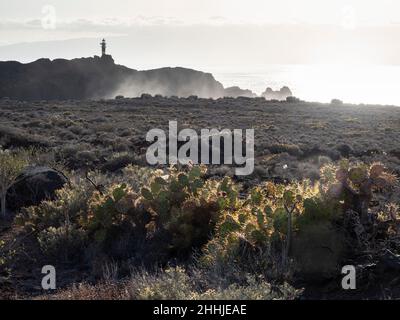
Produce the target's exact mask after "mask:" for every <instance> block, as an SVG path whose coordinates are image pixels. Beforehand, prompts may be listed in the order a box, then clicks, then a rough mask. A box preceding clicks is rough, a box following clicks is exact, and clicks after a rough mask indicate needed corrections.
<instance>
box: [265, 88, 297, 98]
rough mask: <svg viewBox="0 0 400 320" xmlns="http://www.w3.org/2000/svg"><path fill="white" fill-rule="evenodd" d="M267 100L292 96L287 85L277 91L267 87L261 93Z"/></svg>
mask: <svg viewBox="0 0 400 320" xmlns="http://www.w3.org/2000/svg"><path fill="white" fill-rule="evenodd" d="M261 96H262V97H264V98H265V99H267V100H281V101H283V100H286V99H287V98H288V97H292V96H293V93H292V91H291V90H290V89H289V88H288V87H282V88H281V89H280V90H279V91H274V90H272V89H271V88H267V89H266V90H265V91H264V92H263V93H262V94H261Z"/></svg>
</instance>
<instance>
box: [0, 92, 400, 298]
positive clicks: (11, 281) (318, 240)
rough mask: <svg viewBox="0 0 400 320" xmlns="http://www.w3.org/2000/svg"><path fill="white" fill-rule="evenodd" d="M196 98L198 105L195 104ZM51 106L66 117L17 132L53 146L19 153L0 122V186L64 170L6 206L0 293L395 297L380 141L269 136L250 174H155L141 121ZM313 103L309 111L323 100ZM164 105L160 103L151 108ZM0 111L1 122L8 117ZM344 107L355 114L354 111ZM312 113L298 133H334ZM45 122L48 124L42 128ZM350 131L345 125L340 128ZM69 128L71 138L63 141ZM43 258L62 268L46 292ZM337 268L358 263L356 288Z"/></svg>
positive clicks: (395, 200)
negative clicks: (44, 194) (12, 207)
mask: <svg viewBox="0 0 400 320" xmlns="http://www.w3.org/2000/svg"><path fill="white" fill-rule="evenodd" d="M157 99H158V100H157ZM157 99H155V98H151V99H150V98H149V99H147V100H148V101H147V102H146V103H149V101H150V102H152V103H155V104H156V103H159V104H160V105H162V104H163V103H166V102H165V101H169V103H172V102H174V101H173V100H172V99H170V100H168V99H165V101H164V98H162V97H159V98H157ZM127 100H129V99H123V98H121V99H118V100H117V102H113V103H118V105H117V106H118V107H119V108H125V109H122V110H125V111H123V112H126V113H128V114H129V113H130V112H131V110H128V109H129V108H128V107H126V106H125V104H124V103H128V102H129V101H127ZM180 100H181V99H177V101H178V102H179V103H184V102H182V101H180ZM192 100H193V99H192ZM203 100H204V99H197V100H195V101H196V103H205V101H203ZM222 100H223V99H222ZM160 101H161V102H160ZM184 101H185V103H187V102H186V100H184ZM206 101H208V100H206ZM229 101H231V100H229ZM233 101H235V100H233ZM251 101H252V100H249V102H248V103H250V102H251ZM178 102H176V103H178ZM71 103H72V102H71ZM93 103H95V102H93ZM174 103H175V102H174ZM209 103H214V102H211V101H210V102H209ZM232 103H234V102H232ZM256 103H261V102H259V101H258V100H257V101H255V102H254V104H256ZM252 107H253V108H254V110H256V111H254V112H255V114H258V112H261V111H260V109H259V108H260V106H258V105H253V106H252ZM281 107H285V104H284V103H282V106H281ZM46 108H47V106H46ZM54 108H55V110H58V111H57V112H63V116H57V114H56V113H55V114H53V115H52V116H51V117H52V121H53V122H51V123H45V122H40V123H37V124H34V123H30V124H29V125H27V126H26V127H24V128H25V129H23V128H20V129H18V130H29V132H30V133H31V134H34V135H35V136H36V133H35V132H37V131H36V128H37V127H38V126H39V127H40V128H41V130H47V129H48V130H49V131H50V132H54V135H53V136H51V138H50V139H49V140H51V141H48V143H50V142H51V143H55V145H54V147H53V148H51V149H49V148H48V147H46V146H44V145H42V146H40V148H39V146H38V145H32V144H31V143H28V142H27V144H28V145H29V146H30V148H29V149H18V148H20V147H21V144H20V142H21V140H18V141H17V142H18V143H17V144H16V145H15V146H14V148H13V145H12V144H13V141H14V140H12V139H14V138H13V137H15V136H12V135H11V134H10V133H7V132H8V131H7V130H5V131H4V132H5V134H4V135H2V136H1V137H0V141H2V145H3V146H6V147H8V148H9V150H8V151H2V153H1V154H0V161H1V174H3V175H4V176H5V177H6V176H7V179H6V180H4V181H5V185H7V186H9V184H10V183H12V182H13V180H14V179H15V177H16V175H18V174H19V173H20V171H21V170H22V169H23V167H25V166H27V165H39V164H40V165H47V166H49V167H56V168H57V170H59V171H62V172H63V173H64V174H65V175H66V176H67V177H68V178H69V183H67V184H65V186H64V188H62V189H60V190H58V191H57V193H56V196H55V197H54V198H53V199H52V200H45V201H42V202H41V203H40V204H38V205H35V206H30V207H25V208H22V209H21V210H19V211H18V212H15V213H11V212H9V213H8V215H7V217H6V218H2V219H1V220H0V221H1V228H0V282H1V286H2V289H1V296H2V297H8V298H31V297H34V298H37V299H64V298H67V299H296V298H299V297H304V298H307V297H311V298H337V297H340V298H343V297H344V298H351V297H364V298H384V297H388V296H389V297H399V296H400V292H398V289H397V288H398V287H399V282H398V277H396V276H391V275H394V274H398V271H399V270H400V262H398V261H399V259H398V255H399V254H400V234H399V232H400V209H399V204H400V185H399V182H398V178H397V177H398V175H399V173H400V171H399V160H398V158H397V154H396V153H392V154H390V151H388V150H386V149H379V148H378V149H377V150H376V152H375V153H365V154H363V153H362V152H361V149H362V148H361V147H360V146H358V145H357V143H358V140H357V139H358V138H357V137H356V138H354V140H352V141H353V142H354V141H356V142H354V143H349V144H344V143H339V142H340V141H339V140H338V141H336V144H332V142H331V143H329V142H326V143H325V142H324V143H322V142H321V143H320V144H318V146H312V143H311V144H310V143H309V141H307V143H306V142H304V143H299V141H297V140H296V139H301V138H299V136H296V137H295V138H293V139H289V138H288V137H284V138H283V137H280V138H276V137H275V138H274V139H271V140H268V139H269V138H264V139H261V140H259V142H258V143H256V149H257V150H258V152H257V151H256V154H257V156H258V155H259V154H260V156H259V157H258V158H257V166H256V169H255V172H254V174H253V175H251V176H249V177H245V178H238V177H235V176H234V175H233V174H232V168H230V167H229V166H222V167H214V166H209V167H203V166H192V165H188V166H175V167H159V168H152V167H148V166H147V165H146V164H145V162H144V161H143V150H145V147H146V144H144V143H143V142H142V140H141V139H142V138H140V135H139V133H138V132H136V134H137V137H136V136H134V137H136V138H132V135H131V134H132V133H133V130H135V129H137V128H135V129H130V128H131V127H128V126H126V127H124V128H122V127H123V126H121V127H117V126H116V125H115V123H114V124H110V123H107V121H114V122H116V121H117V120H116V119H115V117H116V116H115V114H114V113H117V112H119V111H118V110H117V109H110V110H108V111H107V112H106V113H104V112H103V113H102V115H101V116H98V115H96V118H93V119H92V118H90V117H91V115H90V116H88V115H85V116H83V114H84V112H83V111H82V110H85V112H87V111H88V110H87V109H84V108H83V107H82V108H83V109H82V110H81V111H82V113H81V114H80V115H82V117H81V118H79V117H78V114H79V112H76V113H68V111H66V110H63V109H62V108H64V107H63V106H57V105H56V106H54ZM74 108H81V106H80V105H79V104H78V105H75V106H74V107H73V108H72V109H74ZM171 108H172V107H171ZM232 108H233V109H232V110H228V112H231V113H232V114H231V116H232V118H231V119H230V121H231V122H232V123H231V124H230V125H229V127H241V126H242V125H243V124H242V125H240V126H239V122H240V121H239V120H238V119H235V118H234V116H233V115H234V113H235V112H236V111H235V110H236V109H235V106H233V107H232ZM291 108H295V106H291ZM310 108H312V109H313V111H315V110H316V109H318V108H322V107H320V106H313V107H310ZM315 108H316V109H315ZM341 108H345V106H341ZM349 108H350V107H349ZM39 110H40V109H39ZM165 110H167V111H165ZM168 110H169V109H168V108H165V106H164V107H160V108H159V110H158V112H169V111H168ZM188 110H191V109H190V108H189V109H188ZM188 110H186V109H185V112H186V113H187V114H186V115H185V116H186V121H187V123H185V125H189V124H190V125H191V124H193V123H194V122H195V121H199V119H201V120H200V122H199V123H197V124H196V125H198V126H200V125H201V124H204V123H205V121H206V117H207V116H206V115H205V114H204V115H200V116H199V117H198V118H197V120H196V118H195V117H194V116H193V115H191V114H190V111H188ZM268 111H269V112H268ZM2 112H3V113H7V115H8V116H9V112H11V111H9V112H8V111H4V110H3V111H2ZM37 112H39V111H37ZM121 112H122V111H121ZM216 112H219V111H216ZM224 112H225V113H226V112H227V110H225V111H224ZM276 112H278V111H277V109H275V107H271V109H270V110H267V111H265V114H264V119H262V121H264V122H265V123H261V122H262V121H258V120H257V121H256V125H258V126H260V128H262V130H265V131H264V134H266V133H267V132H269V133H274V132H276V130H275V129H274V127H273V126H282V125H283V124H282V122H279V121H275V122H274V124H272V123H269V120H268V118H269V117H270V116H272V115H273V114H275V113H276ZM330 112H332V111H330ZM251 114H252V113H251V110H250V111H249V115H251ZM318 114H319V113H318V112H317V115H318ZM351 114H352V115H353V116H354V115H355V114H356V115H357V116H358V117H361V116H360V113H358V111H354V110H353V111H352V112H351ZM291 115H292V116H294V115H293V114H291V113H290V112H289V114H288V115H287V117H286V121H287V122H288V123H289V124H290V123H292V122H293V123H295V122H296V121H294V118H293V119H291ZM125 116H126V115H125ZM84 117H87V119H89V118H90V121H89V120H84ZM135 117H138V118H140V114H138V113H135V115H132V118H131V119H134V118H135ZM164 117H165V115H164ZM321 117H322V116H321ZM317 118H318V117H317V116H315V117H314V118H313V121H312V122H309V120H307V121H308V122H307V121H306V122H302V123H301V126H302V127H303V129H302V130H305V128H310V130H312V131H315V130H317V131H318V132H321V133H322V132H324V131H326V130H328V131H329V130H331V131H330V133H331V134H332V135H335V134H338V133H337V132H336V129H334V128H333V127H332V124H331V123H330V122H329V121H325V120H326V119H325V120H324V119H322V118H320V119H317ZM155 119H157V120H155ZM244 119H245V118H244ZM139 120H140V121H139V123H140V125H138V126H140V128H139V129H140V130H142V131H143V132H144V131H145V130H146V128H147V127H152V126H154V125H157V124H158V121H160V119H158V118H154V119H151V120H152V121H154V122H156V123H151V124H150V123H149V122H146V121H144V119H143V118H140V119H139ZM147 120H149V119H147ZM252 120H254V119H253V118H252ZM364 120H365V119H364ZM364 120H363V121H364ZM121 121H123V120H121ZM244 121H247V120H246V119H245V120H244ZM385 121H389V120H385ZM94 123H95V124H96V125H94V126H93V124H94ZM268 123H269V124H268ZM345 123H346V125H347V122H346V121H345ZM387 124H389V122H387ZM46 125H48V126H50V127H51V128H50V127H49V128H47V129H46V128H45V127H46ZM165 125H166V124H165ZM244 125H245V124H244ZM296 125H298V122H296ZM391 125H392V126H393V128H395V126H394V124H393V123H391ZM210 126H212V125H208V126H207V127H210ZM351 126H353V127H354V123H353V122H352V124H349V127H346V128H348V129H349V128H350V127H351ZM66 130H67V131H66ZM394 130H395V129H394ZM396 130H397V129H396ZM95 131H96V133H95ZM128 131H129V132H128ZM55 132H57V133H55ZM259 134H260V133H256V135H259ZM342 134H343V135H347V134H350V133H349V132H347V131H343V132H342ZM390 134H392V133H390ZM397 134H398V133H397ZM66 136H70V137H69V138H68V139H71V143H67V142H61V141H62V140H61V139H63V137H66ZM116 136H118V137H119V138H120V140H119V139H116ZM327 136H328V134H327V133H324V134H322V137H319V138H320V140H321V141H325V140H324V139H325V138H326V137H327ZM20 137H21V139H23V137H24V135H21V136H20ZM336 137H337V136H336ZM10 139H11V140H10ZM75 139H76V141H77V143H74V141H75ZM360 139H361V138H360ZM372 139H373V138H371V141H372ZM128 140H129V141H128ZM306 140H307V139H306ZM256 141H257V137H256ZM371 144H372V142H371ZM28 145H27V146H24V147H25V148H28ZM32 147H34V148H35V149H31V148H32ZM391 147H393V146H389V148H391ZM396 159H397V160H396ZM2 203H4V202H2ZM388 261H389V262H388ZM48 264H50V265H54V266H55V267H56V269H57V275H58V276H57V286H58V290H57V291H56V292H52V293H51V294H48V293H45V292H44V291H42V290H41V289H38V286H39V285H40V279H41V276H42V275H41V272H40V270H41V267H42V266H43V265H48ZM346 264H351V265H355V266H356V267H357V272H358V280H359V282H358V284H359V286H358V290H357V291H356V292H344V291H343V290H341V289H340V281H341V268H342V266H344V265H346ZM397 264H399V265H397ZM382 286H384V287H385V288H386V291H385V292H383V291H382ZM387 290H389V291H387Z"/></svg>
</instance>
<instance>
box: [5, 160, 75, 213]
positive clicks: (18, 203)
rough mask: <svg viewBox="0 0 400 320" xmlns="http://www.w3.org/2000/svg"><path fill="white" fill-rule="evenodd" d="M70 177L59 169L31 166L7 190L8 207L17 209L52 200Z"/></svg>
mask: <svg viewBox="0 0 400 320" xmlns="http://www.w3.org/2000/svg"><path fill="white" fill-rule="evenodd" d="M67 182H68V179H67V178H66V177H65V176H64V175H63V174H62V173H61V172H59V171H56V170H54V169H51V168H48V167H30V168H27V169H26V170H25V171H24V172H23V173H21V174H20V175H19V176H18V177H17V179H16V181H15V183H14V184H13V185H12V186H11V187H10V188H9V189H8V191H7V202H6V203H7V207H8V208H9V209H10V210H12V211H17V210H19V209H21V208H22V207H27V206H32V205H38V204H39V203H40V202H41V201H43V200H52V199H54V197H55V192H56V191H57V190H58V189H61V188H62V187H63V186H64V185H65V184H66V183H67Z"/></svg>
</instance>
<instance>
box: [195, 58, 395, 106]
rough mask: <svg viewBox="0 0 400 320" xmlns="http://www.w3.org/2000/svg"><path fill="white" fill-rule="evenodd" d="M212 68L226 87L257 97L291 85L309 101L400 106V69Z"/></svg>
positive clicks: (327, 66)
mask: <svg viewBox="0 0 400 320" xmlns="http://www.w3.org/2000/svg"><path fill="white" fill-rule="evenodd" d="M233 70H235V68H234V67H232V68H226V67H209V68H205V70H203V71H206V72H211V73H212V74H213V75H214V77H215V79H216V80H217V81H219V82H221V83H222V84H223V85H224V87H231V86H239V87H240V88H242V89H250V90H252V91H253V92H254V93H256V94H257V95H260V94H261V93H262V92H264V91H265V89H266V88H267V87H271V88H272V89H274V90H278V89H280V88H281V87H283V86H288V87H289V88H290V89H291V90H292V92H293V95H294V96H296V97H298V98H300V99H302V100H306V101H312V102H323V103H327V102H330V101H331V100H332V99H340V100H342V101H343V102H345V103H354V104H379V105H396V106H400V79H399V76H400V66H397V65H396V66H393V65H377V66H370V65H368V66H361V65H360V66H348V65H269V66H262V67H258V68H256V67H253V68H249V69H248V70H246V69H243V68H241V69H240V70H235V71H233Z"/></svg>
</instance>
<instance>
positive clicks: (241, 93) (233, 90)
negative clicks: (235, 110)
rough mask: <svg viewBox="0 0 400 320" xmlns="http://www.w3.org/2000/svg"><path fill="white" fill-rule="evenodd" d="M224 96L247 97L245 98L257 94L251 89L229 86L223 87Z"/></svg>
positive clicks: (253, 96)
mask: <svg viewBox="0 0 400 320" xmlns="http://www.w3.org/2000/svg"><path fill="white" fill-rule="evenodd" d="M225 97H230V98H237V97H247V98H255V97H257V95H256V94H255V93H254V92H253V91H251V90H246V89H241V88H239V87H229V88H226V89H225Z"/></svg>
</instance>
